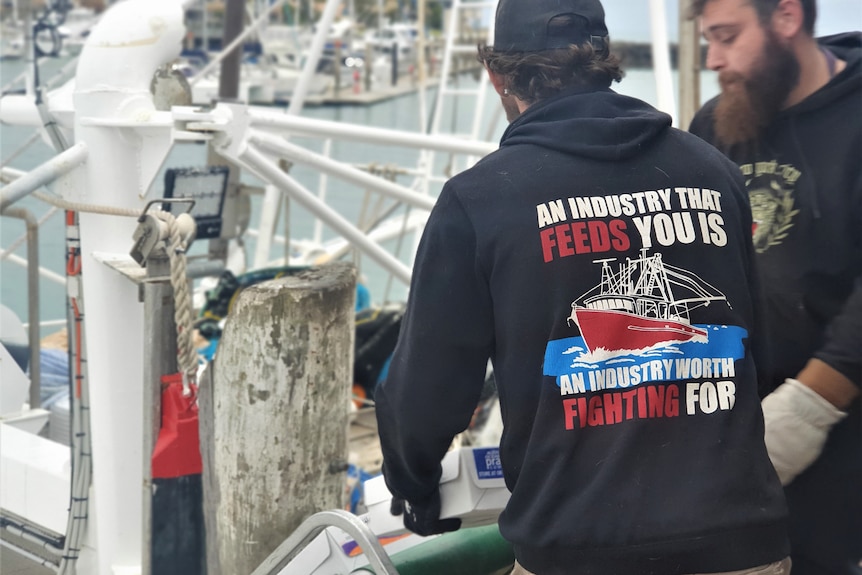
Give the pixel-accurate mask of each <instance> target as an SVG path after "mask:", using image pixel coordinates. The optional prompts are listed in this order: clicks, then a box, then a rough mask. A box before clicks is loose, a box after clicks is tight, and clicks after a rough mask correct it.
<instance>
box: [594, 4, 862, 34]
mask: <svg viewBox="0 0 862 575" xmlns="http://www.w3.org/2000/svg"><path fill="white" fill-rule="evenodd" d="M653 1H656V0H653ZM658 1H663V2H664V4H665V12H666V13H667V29H668V36H669V37H670V41H671V42H676V40H677V37H678V36H677V22H678V20H679V16H678V11H679V1H678V0H658ZM602 5H604V7H605V22H606V23H607V26H608V30H609V31H610V37H611V41H614V40H620V41H626V42H649V41H650V19H649V6H650V0H602ZM817 8H818V15H817V23H816V25H815V27H814V32H815V34H816V35H818V36H825V35H828V34H836V33H838V32H848V31H850V30H862V0H819V1H818V3H817Z"/></svg>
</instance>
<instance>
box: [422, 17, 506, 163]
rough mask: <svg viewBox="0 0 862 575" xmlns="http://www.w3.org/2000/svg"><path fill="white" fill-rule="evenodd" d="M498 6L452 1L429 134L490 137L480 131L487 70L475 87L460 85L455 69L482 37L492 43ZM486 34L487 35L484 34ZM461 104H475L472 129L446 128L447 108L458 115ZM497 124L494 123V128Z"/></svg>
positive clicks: (487, 87) (486, 84)
mask: <svg viewBox="0 0 862 575" xmlns="http://www.w3.org/2000/svg"><path fill="white" fill-rule="evenodd" d="M496 8H497V0H453V2H452V7H451V9H450V10H451V11H450V14H449V23H448V27H447V30H446V32H447V33H446V44H445V48H444V52H443V66H442V69H441V71H440V84H439V89H438V92H437V98H436V101H435V104H434V109H433V112H432V116H431V122H430V128H429V130H428V131H429V133H430V134H448V135H450V136H457V137H463V138H466V139H470V140H485V139H489V138H490V137H491V134H490V133H485V134H483V133H481V130H482V127H483V124H484V120H485V118H484V116H485V114H484V110H485V100H486V98H487V95H488V90H489V89H491V85H490V81H489V80H488V76H487V74H485V73H484V71H482V72H481V73H480V74H479V81H478V84H477V85H476V87H471V88H462V87H459V86H458V83H459V79H458V77H457V76H453V75H452V72H453V64H454V63H455V61H456V59H458V58H464V57H467V58H472V57H474V56H475V54H476V45H477V44H478V42H479V40H481V41H484V42H485V43H487V44H492V43H493V41H494V15H495V12H496ZM483 33H484V37H482V35H483ZM453 84H454V85H453ZM461 105H466V106H471V105H472V108H471V109H473V110H474V114H473V119H472V123H471V125H470V129H469V131H464V132H454V131H449V132H447V131H445V129H444V127H443V116H444V111H445V109H446V107H447V106H451V107H452V110H453V118H456V117H457V111H458V107H459V106H461ZM494 123H495V122H492V123H491V124H492V127H493V124H494ZM477 159H478V158H476V157H472V156H471V157H468V158H467V164H466V165H465V166H464V169H466V168H468V167H470V166H471V165H472V164H473V163H475V162H476V160H477ZM431 163H433V156H432V157H430V158H429V165H430V164H431ZM454 168H455V167H454V166H452V172H451V173H452V174H455V173H457V172H458V171H460V170H456V169H454ZM429 170H430V167H429Z"/></svg>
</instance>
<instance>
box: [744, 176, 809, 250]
mask: <svg viewBox="0 0 862 575" xmlns="http://www.w3.org/2000/svg"><path fill="white" fill-rule="evenodd" d="M740 169H741V170H742V174H743V175H744V176H745V186H746V188H747V189H748V198H749V201H750V202H751V216H752V219H753V223H752V229H751V234H752V238H753V241H754V249H755V250H757V252H758V253H763V252H765V251H766V250H768V249H769V248H771V247H772V246H777V245H780V244H781V243H782V242H783V241H784V239H785V238H786V237H787V235H788V234H789V233H790V230H791V229H792V228H793V226H794V225H795V222H794V218H795V217H796V215H797V214H798V213H799V210H798V209H796V207H795V204H796V201H795V197H794V191H795V189H796V181H797V180H798V179H799V176H801V175H802V173H801V172H800V171H799V170H797V169H796V168H794V167H793V166H792V165H791V164H779V163H778V162H777V161H775V160H772V161H771V162H757V163H754V164H743V165H742V166H740Z"/></svg>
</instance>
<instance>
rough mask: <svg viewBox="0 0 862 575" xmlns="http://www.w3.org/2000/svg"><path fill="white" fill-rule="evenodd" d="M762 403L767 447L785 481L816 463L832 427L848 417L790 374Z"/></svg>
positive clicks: (783, 481) (784, 483) (790, 479)
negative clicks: (790, 376)
mask: <svg viewBox="0 0 862 575" xmlns="http://www.w3.org/2000/svg"><path fill="white" fill-rule="evenodd" d="M761 405H762V407H763V420H764V422H765V423H766V433H765V437H764V439H765V440H766V450H767V452H769V459H771V460H772V465H774V466H775V471H777V472H778V478H779V479H780V480H781V484H782V485H787V484H788V483H790V482H791V481H793V480H794V479H795V478H796V476H797V475H799V474H800V473H802V472H803V471H805V469H806V468H807V467H808V466H809V465H811V464H812V463H814V460H815V459H817V458H818V457H819V456H820V452H821V451H822V450H823V444H824V443H826V436H827V435H828V434H829V430H830V429H831V428H832V426H833V425H835V424H836V423H838V422H839V421H841V420H842V419H844V418H845V417H847V414H846V413H844V412H843V411H841V410H840V409H838V408H837V407H835V406H834V405H832V404H831V403H829V401H827V400H826V399H824V398H823V397H821V396H820V395H819V394H818V393H817V392H816V391H814V390H813V389H811V388H810V387H808V386H807V385H805V384H804V383H801V382H799V381H797V380H795V379H790V378H788V379H786V380H785V381H784V384H782V385H780V386H778V388H777V389H776V390H775V391H773V392H772V393H770V394H769V395H767V396H766V397H765V398H764V399H763V402H762V404H761Z"/></svg>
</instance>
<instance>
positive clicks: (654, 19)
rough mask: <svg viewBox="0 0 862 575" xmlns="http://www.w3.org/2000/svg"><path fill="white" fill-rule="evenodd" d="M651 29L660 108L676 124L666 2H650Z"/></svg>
mask: <svg viewBox="0 0 862 575" xmlns="http://www.w3.org/2000/svg"><path fill="white" fill-rule="evenodd" d="M649 6H650V27H651V29H652V62H653V70H654V71H655V86H656V95H657V97H658V108H659V109H660V110H663V111H664V112H667V113H668V114H670V115H671V116H672V117H673V118H674V123H676V118H677V113H676V102H675V98H674V89H673V76H672V74H671V69H670V42H669V41H668V35H667V21H666V15H665V1H664V0H650V2H649Z"/></svg>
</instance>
